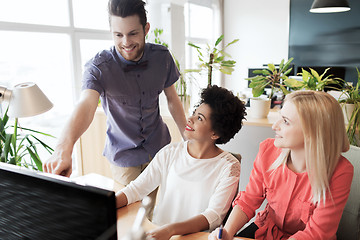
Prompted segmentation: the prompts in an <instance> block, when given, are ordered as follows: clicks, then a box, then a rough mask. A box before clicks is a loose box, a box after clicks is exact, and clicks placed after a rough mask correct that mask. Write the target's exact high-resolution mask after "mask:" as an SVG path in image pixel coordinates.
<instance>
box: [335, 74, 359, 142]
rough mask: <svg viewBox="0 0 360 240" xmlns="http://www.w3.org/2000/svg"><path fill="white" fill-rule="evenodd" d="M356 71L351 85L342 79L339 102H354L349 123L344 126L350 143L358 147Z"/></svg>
mask: <svg viewBox="0 0 360 240" xmlns="http://www.w3.org/2000/svg"><path fill="white" fill-rule="evenodd" d="M356 71H357V78H358V79H357V83H356V85H355V86H353V85H352V84H351V83H348V82H345V81H344V87H343V89H342V91H343V93H342V94H343V95H345V97H344V98H343V97H342V96H340V99H339V102H340V104H346V103H348V104H354V110H353V112H352V114H351V117H350V119H349V123H348V125H347V128H346V133H347V135H348V138H349V141H350V144H352V145H355V146H358V147H360V138H359V129H360V72H359V70H358V69H357V68H356Z"/></svg>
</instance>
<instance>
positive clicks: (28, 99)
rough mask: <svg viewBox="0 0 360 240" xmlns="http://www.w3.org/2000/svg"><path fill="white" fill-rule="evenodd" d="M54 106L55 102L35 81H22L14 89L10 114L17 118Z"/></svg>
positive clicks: (10, 102)
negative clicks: (53, 102) (51, 100)
mask: <svg viewBox="0 0 360 240" xmlns="http://www.w3.org/2000/svg"><path fill="white" fill-rule="evenodd" d="M52 107H53V104H52V103H51V102H50V100H49V99H48V98H47V97H46V96H45V94H44V93H43V92H42V91H41V90H40V88H39V87H38V86H37V85H36V84H35V83H32V82H27V83H20V84H17V85H15V86H14V89H13V90H12V93H11V97H10V101H9V111H8V115H9V116H10V117H16V118H19V117H31V116H35V115H38V114H41V113H44V112H46V111H48V110H50V109H51V108H52Z"/></svg>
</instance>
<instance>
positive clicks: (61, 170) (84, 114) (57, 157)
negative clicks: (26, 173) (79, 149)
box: [43, 89, 100, 177]
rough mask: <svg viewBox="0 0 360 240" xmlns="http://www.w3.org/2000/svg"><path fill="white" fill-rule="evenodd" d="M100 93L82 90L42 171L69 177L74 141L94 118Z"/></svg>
mask: <svg viewBox="0 0 360 240" xmlns="http://www.w3.org/2000/svg"><path fill="white" fill-rule="evenodd" d="M99 97H100V94H99V93H98V92H97V91H95V90H91V89H87V90H84V91H82V93H81V96H80V101H79V102H78V104H77V105H76V107H75V109H74V111H73V113H72V115H71V117H70V119H69V120H68V122H67V123H66V125H65V127H64V129H63V131H62V134H61V136H60V138H59V141H58V143H57V145H56V147H55V151H54V153H53V154H52V156H51V157H50V158H49V159H48V160H47V161H46V162H45V163H43V169H44V172H48V173H54V174H59V175H63V176H67V177H69V176H70V174H71V172H72V158H71V155H72V152H73V148H74V145H75V142H76V141H77V140H78V139H79V138H80V136H81V135H82V134H83V133H84V132H85V131H86V129H87V128H88V127H89V125H90V123H91V122H92V120H93V118H94V114H95V111H96V108H97V105H98V102H99Z"/></svg>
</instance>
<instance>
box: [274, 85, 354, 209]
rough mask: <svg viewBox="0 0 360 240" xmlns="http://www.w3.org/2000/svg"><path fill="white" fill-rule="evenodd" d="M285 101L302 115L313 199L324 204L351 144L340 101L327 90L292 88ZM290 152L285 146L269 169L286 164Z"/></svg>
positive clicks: (307, 166) (306, 158)
mask: <svg viewBox="0 0 360 240" xmlns="http://www.w3.org/2000/svg"><path fill="white" fill-rule="evenodd" d="M285 101H286V102H290V101H291V103H293V104H294V106H295V107H296V110H297V113H298V116H299V118H300V123H301V127H302V130H303V133H304V139H305V140H304V148H305V163H306V171H307V174H308V176H309V180H310V184H311V189H312V193H313V203H317V202H318V203H320V200H323V202H324V204H325V199H326V197H331V193H330V191H329V193H330V196H326V192H327V190H329V181H330V179H331V176H332V174H333V172H334V170H335V167H336V165H337V163H338V161H339V158H340V154H341V152H346V151H348V150H349V148H350V145H349V140H348V138H347V135H346V130H345V123H344V116H343V113H342V110H341V107H340V104H339V103H338V102H337V100H336V99H335V98H334V97H332V96H331V95H329V94H328V93H325V92H316V91H311V90H305V91H295V92H292V93H290V94H288V95H287V96H286V98H285ZM288 154H289V151H287V150H284V151H283V153H282V154H280V156H279V157H278V159H277V160H276V161H275V162H274V163H273V165H272V166H271V167H270V169H275V168H277V167H279V166H280V165H282V164H285V163H286V161H287V157H288Z"/></svg>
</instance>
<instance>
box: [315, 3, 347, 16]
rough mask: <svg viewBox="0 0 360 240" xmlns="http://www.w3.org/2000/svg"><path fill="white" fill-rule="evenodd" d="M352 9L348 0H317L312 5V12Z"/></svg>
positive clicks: (333, 11)
mask: <svg viewBox="0 0 360 240" xmlns="http://www.w3.org/2000/svg"><path fill="white" fill-rule="evenodd" d="M346 11H350V6H349V3H348V1H347V0H315V1H314V2H313V4H312V6H311V9H310V12H312V13H335V12H346Z"/></svg>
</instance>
